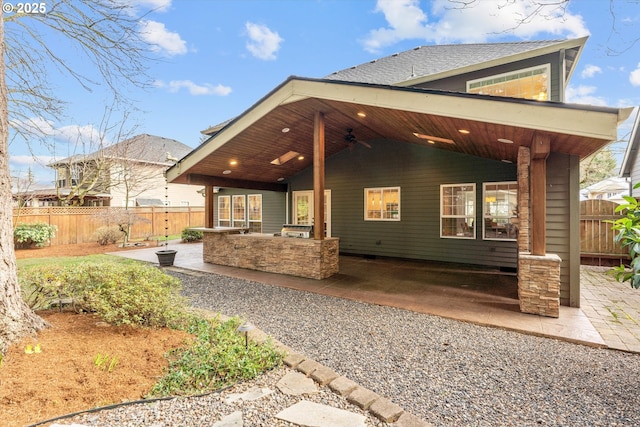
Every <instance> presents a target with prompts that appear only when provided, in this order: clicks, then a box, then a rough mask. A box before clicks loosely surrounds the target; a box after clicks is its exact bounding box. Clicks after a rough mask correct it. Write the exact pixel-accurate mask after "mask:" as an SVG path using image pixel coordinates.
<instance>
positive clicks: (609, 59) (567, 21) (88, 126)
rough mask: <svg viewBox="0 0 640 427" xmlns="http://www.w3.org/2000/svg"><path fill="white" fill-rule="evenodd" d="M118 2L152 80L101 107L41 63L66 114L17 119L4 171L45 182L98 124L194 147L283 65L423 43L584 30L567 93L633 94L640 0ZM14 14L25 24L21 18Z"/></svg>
mask: <svg viewBox="0 0 640 427" xmlns="http://www.w3.org/2000/svg"><path fill="white" fill-rule="evenodd" d="M48 1H49V2H51V1H52V0H48ZM117 1H125V0H117ZM6 3H7V2H5V4H6ZM127 3H129V4H131V5H133V6H134V9H133V10H132V13H133V15H132V16H133V18H135V19H136V20H137V21H138V25H137V31H138V32H139V35H140V37H141V38H142V39H144V40H145V41H146V42H147V43H149V44H150V47H151V49H152V51H153V52H152V53H153V57H154V58H153V61H151V62H149V63H148V65H149V69H148V74H149V77H150V79H151V80H150V82H151V84H150V86H149V87H148V88H144V89H143V88H135V87H126V86H123V88H122V92H123V93H124V94H125V95H127V96H128V97H129V98H130V99H132V100H134V103H133V105H132V106H131V107H130V108H128V109H127V110H126V112H123V111H119V112H114V113H113V114H111V116H110V117H107V115H106V114H105V105H106V106H108V105H110V102H109V101H108V95H107V92H106V91H105V89H104V87H101V86H100V85H99V84H97V85H96V86H94V87H92V88H91V91H87V90H86V89H85V88H83V87H82V86H80V85H78V83H77V82H76V81H75V80H74V79H72V78H70V77H69V75H68V73H65V71H64V70H62V69H61V68H60V67H53V66H51V67H47V65H46V64H45V65H44V66H43V67H42V68H43V70H44V71H43V72H47V76H46V79H47V82H49V83H50V87H51V91H52V93H53V94H54V95H55V96H57V97H59V98H60V99H63V100H64V101H66V110H65V114H64V116H63V117H60V118H57V119H45V117H43V116H37V115H36V116H34V117H21V118H20V119H17V118H16V117H13V118H12V124H13V125H14V126H16V127H18V126H22V127H32V126H33V125H34V124H37V125H38V129H39V132H40V133H41V136H42V137H43V139H44V141H45V143H44V144H43V143H37V142H34V141H26V140H24V139H22V138H21V137H19V136H15V137H14V138H12V139H11V142H10V147H9V153H10V168H11V172H12V175H14V176H21V177H23V176H26V174H27V171H28V170H30V169H31V171H32V173H33V174H34V178H35V179H36V181H37V182H38V186H51V185H52V184H53V180H54V177H53V173H52V170H51V169H50V168H47V167H46V166H44V165H46V164H47V163H49V162H51V161H52V160H55V159H60V158H64V157H67V156H68V155H71V154H74V153H78V151H79V148H78V147H79V145H78V141H82V142H83V144H84V145H82V146H83V147H84V148H83V149H84V150H87V151H92V150H91V149H92V148H93V147H95V146H96V145H94V143H93V142H92V141H95V140H96V139H97V138H99V136H100V135H101V136H102V141H106V143H113V142H117V139H118V137H119V136H118V133H117V132H115V131H114V129H125V130H127V131H128V132H129V133H130V136H133V135H137V134H141V133H148V134H152V135H158V136H162V137H166V138H171V139H175V140H178V141H180V142H182V143H184V144H186V145H188V146H190V147H196V146H197V145H198V144H199V143H200V142H201V137H202V134H201V133H200V132H201V131H202V130H204V129H206V128H208V127H210V126H212V125H216V124H219V123H221V122H224V121H226V120H228V119H230V118H233V117H235V116H237V115H239V114H241V113H242V112H244V111H245V110H247V109H249V108H250V107H251V106H252V105H253V104H254V103H256V102H257V101H258V100H260V99H261V98H262V97H263V96H265V95H267V94H268V93H269V92H270V91H271V90H272V89H274V88H275V87H276V86H278V85H279V84H280V83H282V82H283V81H285V80H286V79H287V78H288V77H289V76H292V75H295V76H301V77H312V78H322V77H325V76H327V75H329V74H331V73H332V72H334V71H338V70H342V69H345V68H349V67H351V66H354V65H358V64H361V63H365V62H369V61H371V60H373V59H377V58H381V57H384V56H388V55H392V54H394V53H397V52H402V51H405V50H409V49H412V48H414V47H416V46H421V45H433V44H458V43H494V42H509V41H518V40H550V39H554V40H557V39H571V38H577V37H583V36H589V39H588V41H587V44H586V47H585V50H584V52H583V53H582V55H581V57H580V59H579V62H578V65H577V68H576V69H575V71H574V74H573V76H572V78H571V81H570V84H569V86H568V88H567V91H566V95H567V102H571V103H579V104H591V105H599V106H608V107H629V106H637V105H640V30H638V28H640V0H612V1H611V2H610V1H608V0H570V1H569V2H568V3H566V4H562V5H559V3H563V2H561V1H559V0H464V1H463V0H430V1H426V0H211V1H205V0H172V1H171V0H130V1H128V2H127ZM45 6H47V4H46V2H45ZM21 19H22V18H21ZM24 19H29V18H28V17H26V18H24ZM23 25H25V26H27V27H28V25H29V22H28V20H27V21H24V24H23ZM5 29H6V30H7V31H9V30H10V27H9V25H5ZM41 34H42V37H43V39H44V41H45V42H46V46H47V48H49V49H52V50H54V51H61V52H67V53H69V52H71V53H73V51H72V50H70V49H71V48H70V45H69V42H68V40H66V39H65V38H64V37H60V36H59V35H56V34H53V33H49V32H46V31H44V32H42V33H41ZM9 48H10V46H9ZM67 65H68V66H70V67H73V68H74V69H75V70H78V71H80V72H82V73H86V74H87V75H91V73H92V72H93V71H92V70H91V68H90V64H89V63H88V62H87V61H86V60H83V59H82V57H80V56H78V55H76V56H74V55H70V56H69V59H68V63H67ZM10 110H11V106H10ZM125 116H126V120H122V118H123V117H125ZM634 116H635V111H634V113H633V114H632V117H631V118H630V119H629V120H628V121H627V122H625V123H624V124H623V125H622V126H621V127H620V129H619V134H618V139H619V140H620V141H621V142H618V143H615V144H614V145H612V150H613V151H614V154H615V156H616V158H617V159H618V161H619V163H620V162H621V159H622V156H623V154H624V149H625V147H626V140H628V138H629V136H630V132H631V127H632V119H633V118H634ZM105 129H110V130H108V131H106V130H105ZM14 135H15V134H14ZM81 150H82V149H80V151H81Z"/></svg>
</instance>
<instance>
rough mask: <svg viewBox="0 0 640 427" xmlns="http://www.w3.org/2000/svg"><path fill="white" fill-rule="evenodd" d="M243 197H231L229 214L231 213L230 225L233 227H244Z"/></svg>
mask: <svg viewBox="0 0 640 427" xmlns="http://www.w3.org/2000/svg"><path fill="white" fill-rule="evenodd" d="M245 200H246V198H245V196H244V195H241V196H231V203H232V204H231V212H232V213H233V218H232V220H231V221H232V224H233V226H234V227H246V225H247V208H246V204H245Z"/></svg>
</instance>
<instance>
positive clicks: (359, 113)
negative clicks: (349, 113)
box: [358, 111, 367, 118]
mask: <svg viewBox="0 0 640 427" xmlns="http://www.w3.org/2000/svg"><path fill="white" fill-rule="evenodd" d="M358 117H363V118H364V117H367V113H365V112H364V111H359V112H358Z"/></svg>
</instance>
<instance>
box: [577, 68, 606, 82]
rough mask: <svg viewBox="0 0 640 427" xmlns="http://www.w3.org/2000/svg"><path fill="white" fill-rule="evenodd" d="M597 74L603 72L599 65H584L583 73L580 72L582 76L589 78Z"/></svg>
mask: <svg viewBox="0 0 640 427" xmlns="http://www.w3.org/2000/svg"><path fill="white" fill-rule="evenodd" d="M596 74H602V68H600V67H598V66H597V65H587V66H586V67H584V70H582V73H580V76H581V77H582V78H583V79H587V78H591V77H593V76H595V75H596Z"/></svg>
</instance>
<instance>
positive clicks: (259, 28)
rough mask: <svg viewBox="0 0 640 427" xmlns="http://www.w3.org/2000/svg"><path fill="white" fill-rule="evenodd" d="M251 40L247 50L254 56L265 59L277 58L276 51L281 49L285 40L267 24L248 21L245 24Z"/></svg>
mask: <svg viewBox="0 0 640 427" xmlns="http://www.w3.org/2000/svg"><path fill="white" fill-rule="evenodd" d="M245 28H246V30H247V34H248V36H249V41H248V42H247V45H246V46H247V50H248V51H249V52H251V54H252V55H253V56H255V57H256V58H258V59H263V60H265V61H271V60H274V59H276V55H275V54H276V52H277V51H278V50H279V49H280V44H281V43H282V42H283V41H284V39H283V38H282V37H280V35H279V34H278V33H277V32H274V31H271V30H270V29H269V28H268V27H267V26H266V25H259V24H254V23H252V22H247V23H246V24H245Z"/></svg>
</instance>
